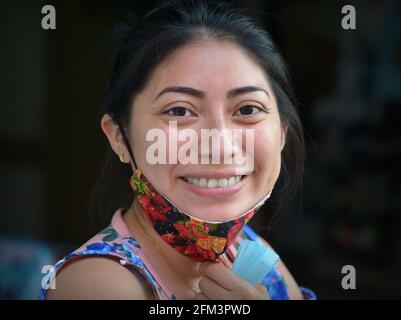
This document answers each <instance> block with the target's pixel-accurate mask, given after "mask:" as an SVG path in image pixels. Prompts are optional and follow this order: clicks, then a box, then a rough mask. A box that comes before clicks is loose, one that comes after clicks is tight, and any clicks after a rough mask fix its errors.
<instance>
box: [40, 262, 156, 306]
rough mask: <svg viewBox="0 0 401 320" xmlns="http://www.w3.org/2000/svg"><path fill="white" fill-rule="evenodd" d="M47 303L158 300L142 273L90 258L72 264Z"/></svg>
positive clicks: (69, 264) (51, 291)
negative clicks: (68, 300)
mask: <svg viewBox="0 0 401 320" xmlns="http://www.w3.org/2000/svg"><path fill="white" fill-rule="evenodd" d="M46 299H49V300H53V299H60V300H61V299H95V300H98V299H99V300H100V299H135V300H145V299H146V300H147V299H149V300H153V299H155V297H154V294H153V291H152V288H151V287H150V285H149V284H148V282H147V280H146V279H145V278H144V276H142V275H141V274H140V273H139V272H136V271H131V270H129V269H127V268H126V267H124V266H122V265H121V264H120V263H119V261H118V260H117V259H113V258H108V257H98V256H92V257H91V256H89V257H85V258H81V259H79V260H76V261H72V262H71V263H68V264H67V265H66V266H64V267H63V268H62V269H61V270H60V271H59V272H58V273H57V276H56V289H51V290H49V291H48V292H47V294H46Z"/></svg>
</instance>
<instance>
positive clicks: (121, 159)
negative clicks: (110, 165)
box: [119, 154, 124, 162]
mask: <svg viewBox="0 0 401 320" xmlns="http://www.w3.org/2000/svg"><path fill="white" fill-rule="evenodd" d="M119 157H120V161H121V162H124V158H123V156H122V154H120V155H119Z"/></svg>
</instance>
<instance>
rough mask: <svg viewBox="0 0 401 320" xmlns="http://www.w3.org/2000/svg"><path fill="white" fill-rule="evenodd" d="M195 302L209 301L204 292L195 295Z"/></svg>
mask: <svg viewBox="0 0 401 320" xmlns="http://www.w3.org/2000/svg"><path fill="white" fill-rule="evenodd" d="M194 300H209V299H208V298H207V297H206V296H205V295H204V294H203V293H202V292H199V293H197V294H195V297H194Z"/></svg>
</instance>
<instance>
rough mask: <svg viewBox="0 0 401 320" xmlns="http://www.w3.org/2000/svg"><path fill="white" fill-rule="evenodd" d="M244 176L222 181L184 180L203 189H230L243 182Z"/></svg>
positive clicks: (204, 179)
mask: <svg viewBox="0 0 401 320" xmlns="http://www.w3.org/2000/svg"><path fill="white" fill-rule="evenodd" d="M241 177H242V176H232V177H229V178H221V179H207V178H184V179H185V181H187V182H188V183H190V184H194V185H196V186H198V187H201V188H229V187H232V186H233V185H234V184H236V183H238V182H239V181H240V180H241Z"/></svg>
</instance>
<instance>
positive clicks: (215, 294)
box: [199, 277, 233, 300]
mask: <svg viewBox="0 0 401 320" xmlns="http://www.w3.org/2000/svg"><path fill="white" fill-rule="evenodd" d="M199 289H200V290H201V291H202V293H203V294H204V295H205V296H206V297H207V298H208V299H210V300H220V299H221V300H228V299H233V295H232V293H231V291H230V290H227V289H225V288H223V287H221V286H220V285H219V284H218V283H216V282H214V281H213V280H212V279H210V278H209V277H203V278H202V279H201V280H200V281H199Z"/></svg>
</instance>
